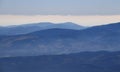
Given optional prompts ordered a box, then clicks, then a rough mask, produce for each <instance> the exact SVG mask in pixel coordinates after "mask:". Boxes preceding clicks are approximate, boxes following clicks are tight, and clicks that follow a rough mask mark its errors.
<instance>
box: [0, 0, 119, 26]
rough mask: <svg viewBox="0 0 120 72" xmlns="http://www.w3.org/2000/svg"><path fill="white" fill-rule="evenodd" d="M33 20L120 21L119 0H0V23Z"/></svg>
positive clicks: (94, 22)
mask: <svg viewBox="0 0 120 72" xmlns="http://www.w3.org/2000/svg"><path fill="white" fill-rule="evenodd" d="M37 22H53V23H61V22H74V23H77V24H80V25H84V26H94V25H101V24H108V23H115V22H120V0H0V26H7V25H19V24H26V23H37Z"/></svg>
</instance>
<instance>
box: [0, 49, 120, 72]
mask: <svg viewBox="0 0 120 72" xmlns="http://www.w3.org/2000/svg"><path fill="white" fill-rule="evenodd" d="M0 72H120V52H107V51H99V52H81V53H76V54H68V55H43V56H30V57H28V56H26V57H9V58H1V59H0Z"/></svg>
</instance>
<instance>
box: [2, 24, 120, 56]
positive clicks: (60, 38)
mask: <svg viewBox="0 0 120 72" xmlns="http://www.w3.org/2000/svg"><path fill="white" fill-rule="evenodd" d="M119 43H120V23H115V24H109V25H102V26H95V27H91V28H87V29H84V30H72V29H58V28H54V29H47V30H40V31H36V32H33V33H29V34H24V35H13V36H0V57H4V56H5V57H7V56H8V57H9V56H34V55H50V54H53V55H56V54H69V53H77V52H84V51H101V50H104V51H120V44H119Z"/></svg>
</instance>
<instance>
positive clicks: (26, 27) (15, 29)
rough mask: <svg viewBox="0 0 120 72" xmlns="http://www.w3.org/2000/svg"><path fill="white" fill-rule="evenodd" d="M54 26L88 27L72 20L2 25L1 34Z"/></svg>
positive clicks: (75, 28)
mask: <svg viewBox="0 0 120 72" xmlns="http://www.w3.org/2000/svg"><path fill="white" fill-rule="evenodd" d="M52 28H61V29H74V30H81V29H84V28H86V27H83V26H80V25H77V24H75V23H71V22H66V23H59V24H54V23H49V22H42V23H33V24H23V25H16V26H7V27H0V35H19V34H27V33H31V32H35V31H40V30H46V29H52Z"/></svg>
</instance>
